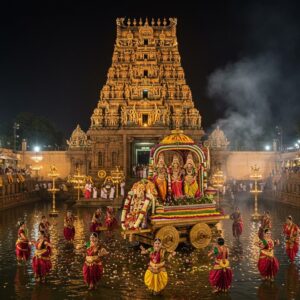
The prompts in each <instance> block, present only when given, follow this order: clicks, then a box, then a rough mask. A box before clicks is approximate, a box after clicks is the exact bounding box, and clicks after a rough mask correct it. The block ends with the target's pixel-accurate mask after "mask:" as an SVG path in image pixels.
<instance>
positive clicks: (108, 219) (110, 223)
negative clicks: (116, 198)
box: [105, 206, 118, 231]
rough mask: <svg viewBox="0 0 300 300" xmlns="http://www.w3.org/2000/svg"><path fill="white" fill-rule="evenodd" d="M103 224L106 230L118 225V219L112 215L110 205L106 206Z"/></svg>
mask: <svg viewBox="0 0 300 300" xmlns="http://www.w3.org/2000/svg"><path fill="white" fill-rule="evenodd" d="M105 225H106V227H107V229H108V230H110V231H111V230H113V229H114V228H116V227H117V226H118V221H117V219H116V217H115V216H114V211H113V208H112V207H111V206H107V208H106V214H105Z"/></svg>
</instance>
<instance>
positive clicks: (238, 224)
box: [230, 207, 243, 239]
mask: <svg viewBox="0 0 300 300" xmlns="http://www.w3.org/2000/svg"><path fill="white" fill-rule="evenodd" d="M230 219H231V220H233V223H232V234H233V236H234V237H235V238H237V239H239V238H240V235H241V234H242V232H243V220H242V215H241V212H240V210H239V208H238V207H236V208H235V211H234V212H233V213H232V214H231V215H230Z"/></svg>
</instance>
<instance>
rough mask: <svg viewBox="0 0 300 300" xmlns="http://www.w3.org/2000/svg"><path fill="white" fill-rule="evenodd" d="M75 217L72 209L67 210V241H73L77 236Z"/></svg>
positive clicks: (65, 225)
mask: <svg viewBox="0 0 300 300" xmlns="http://www.w3.org/2000/svg"><path fill="white" fill-rule="evenodd" d="M74 221H75V217H74V216H73V214H72V212H71V211H70V210H68V211H67V215H66V216H65V218H64V237H65V239H66V240H67V241H73V240H74V236H75V227H74Z"/></svg>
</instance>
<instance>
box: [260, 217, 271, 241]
mask: <svg viewBox="0 0 300 300" xmlns="http://www.w3.org/2000/svg"><path fill="white" fill-rule="evenodd" d="M266 229H270V230H271V229H272V221H271V216H270V212H269V211H265V212H264V215H263V216H262V219H261V225H260V227H259V230H258V237H259V238H260V239H261V240H262V239H263V238H264V232H265V230H266Z"/></svg>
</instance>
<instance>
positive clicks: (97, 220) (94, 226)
mask: <svg viewBox="0 0 300 300" xmlns="http://www.w3.org/2000/svg"><path fill="white" fill-rule="evenodd" d="M101 217H102V211H101V209H100V208H97V210H96V212H95V213H94V214H93V217H92V223H91V226H90V231H91V232H96V233H97V235H99V233H100V232H101V226H102V222H101Z"/></svg>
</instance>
